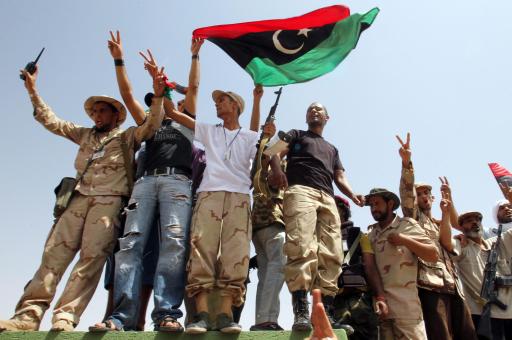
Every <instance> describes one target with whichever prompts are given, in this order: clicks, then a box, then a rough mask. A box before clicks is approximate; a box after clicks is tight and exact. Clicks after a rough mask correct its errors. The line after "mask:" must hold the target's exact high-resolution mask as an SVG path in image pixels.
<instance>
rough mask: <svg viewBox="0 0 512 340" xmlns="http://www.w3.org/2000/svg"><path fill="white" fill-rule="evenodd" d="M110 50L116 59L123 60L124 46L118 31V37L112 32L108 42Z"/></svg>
mask: <svg viewBox="0 0 512 340" xmlns="http://www.w3.org/2000/svg"><path fill="white" fill-rule="evenodd" d="M108 50H109V51H110V54H111V55H112V58H114V59H123V45H122V44H121V34H120V33H119V31H116V35H115V36H114V33H113V32H112V31H110V40H109V41H108Z"/></svg>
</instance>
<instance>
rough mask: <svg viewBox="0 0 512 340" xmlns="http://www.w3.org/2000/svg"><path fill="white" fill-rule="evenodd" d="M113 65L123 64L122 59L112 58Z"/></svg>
mask: <svg viewBox="0 0 512 340" xmlns="http://www.w3.org/2000/svg"><path fill="white" fill-rule="evenodd" d="M114 65H116V66H124V60H123V59H114Z"/></svg>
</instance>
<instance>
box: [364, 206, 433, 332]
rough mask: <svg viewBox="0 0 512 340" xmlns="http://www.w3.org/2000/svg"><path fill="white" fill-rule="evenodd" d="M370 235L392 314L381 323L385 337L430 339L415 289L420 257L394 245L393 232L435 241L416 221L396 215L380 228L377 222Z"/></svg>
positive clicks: (381, 330) (423, 241) (426, 242)
mask: <svg viewBox="0 0 512 340" xmlns="http://www.w3.org/2000/svg"><path fill="white" fill-rule="evenodd" d="M368 230H370V232H369V234H368V237H369V239H370V242H371V244H372V247H373V250H374V251H375V261H376V264H377V269H378V271H379V274H380V277H381V279H382V284H383V287H384V294H385V297H386V300H387V303H388V306H389V314H388V316H387V318H386V319H385V320H383V322H381V324H380V336H381V338H382V339H415V340H421V339H425V340H426V339H427V335H426V331H425V323H424V322H423V313H422V311H421V303H420V299H419V297H418V290H417V288H416V281H417V274H418V260H417V257H416V255H414V254H413V253H412V252H411V251H410V250H409V249H408V248H407V247H405V246H398V247H397V246H393V245H392V244H391V243H389V241H388V235H389V234H390V233H400V234H402V235H405V236H408V237H411V238H413V239H414V240H416V241H418V242H420V243H424V244H429V245H431V244H433V242H432V240H431V239H430V238H429V237H428V236H427V235H426V234H425V232H424V231H423V229H422V228H421V227H420V226H419V225H418V223H417V222H416V221H414V220H413V219H411V218H407V217H403V218H402V217H398V216H395V218H394V220H393V222H391V224H390V225H388V226H387V227H385V228H383V229H381V228H380V226H379V225H378V223H376V224H373V225H371V226H369V227H368Z"/></svg>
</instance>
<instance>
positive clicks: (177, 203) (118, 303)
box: [109, 175, 192, 330]
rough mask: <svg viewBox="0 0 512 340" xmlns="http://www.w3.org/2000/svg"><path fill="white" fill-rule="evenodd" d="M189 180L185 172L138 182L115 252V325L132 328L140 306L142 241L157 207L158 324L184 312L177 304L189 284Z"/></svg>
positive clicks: (156, 273) (141, 179) (155, 287)
mask: <svg viewBox="0 0 512 340" xmlns="http://www.w3.org/2000/svg"><path fill="white" fill-rule="evenodd" d="M191 202H192V196H191V181H190V179H188V178H187V177H186V176H183V175H168V176H147V177H142V178H140V179H139V180H138V181H137V182H136V183H135V186H134V189H133V193H132V197H131V198H130V201H129V203H128V207H127V208H126V212H127V216H126V225H125V229H124V235H123V237H121V238H120V239H119V247H120V249H119V251H118V252H117V253H116V255H115V262H116V269H115V270H116V271H115V275H114V312H113V313H112V316H111V317H110V318H109V319H110V320H112V321H113V322H114V323H115V324H116V326H118V327H124V328H125V329H127V330H128V329H134V328H135V324H136V322H137V317H138V315H137V311H138V310H139V295H140V288H141V281H142V273H143V270H142V258H143V251H144V246H145V245H146V243H147V240H148V238H149V235H150V230H151V228H152V227H153V225H156V224H154V223H152V222H153V217H154V215H155V213H156V209H159V213H160V242H159V243H160V253H159V257H158V263H157V267H156V272H155V281H154V285H153V289H154V304H155V309H154V310H153V312H152V313H151V318H152V319H153V322H154V323H155V325H158V324H159V323H160V321H161V320H163V319H164V318H165V317H167V316H171V317H173V318H175V319H177V318H180V317H182V316H183V313H182V312H181V310H180V309H179V307H180V305H181V303H182V301H183V294H184V289H185V280H186V275H185V266H186V262H187V257H188V244H189V229H190V215H191Z"/></svg>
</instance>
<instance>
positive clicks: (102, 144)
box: [76, 131, 120, 184]
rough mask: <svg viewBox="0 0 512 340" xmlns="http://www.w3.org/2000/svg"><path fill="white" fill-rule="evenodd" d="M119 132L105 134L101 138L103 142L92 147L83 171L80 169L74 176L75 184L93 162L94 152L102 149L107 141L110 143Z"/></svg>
mask: <svg viewBox="0 0 512 340" xmlns="http://www.w3.org/2000/svg"><path fill="white" fill-rule="evenodd" d="M119 134H120V133H119V132H117V131H116V132H115V133H113V134H109V135H108V136H107V138H105V139H104V140H103V142H101V144H100V145H98V147H97V148H96V149H94V151H93V152H92V155H91V157H90V158H89V160H88V161H87V164H85V168H84V171H82V173H81V174H79V175H78V176H77V178H76V184H78V183H80V181H81V180H82V178H83V177H84V175H85V172H86V171H87V169H89V166H90V165H91V164H92V162H94V154H95V153H96V152H99V151H101V150H103V148H104V147H105V145H107V144H108V143H110V142H111V141H112V140H113V139H114V138H115V137H117V136H118V135H119Z"/></svg>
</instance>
